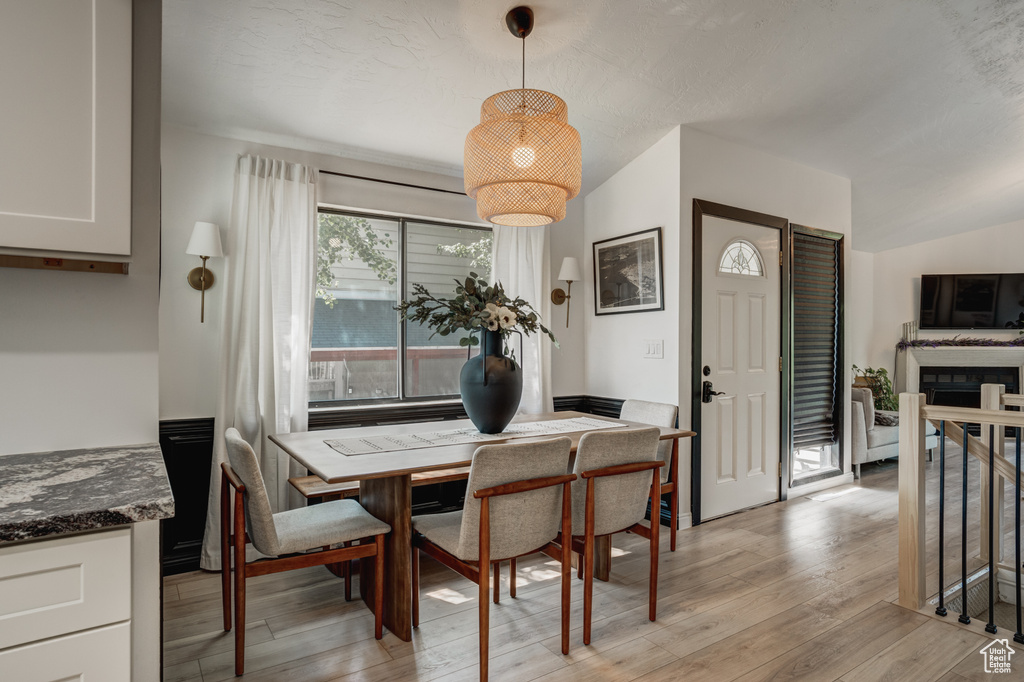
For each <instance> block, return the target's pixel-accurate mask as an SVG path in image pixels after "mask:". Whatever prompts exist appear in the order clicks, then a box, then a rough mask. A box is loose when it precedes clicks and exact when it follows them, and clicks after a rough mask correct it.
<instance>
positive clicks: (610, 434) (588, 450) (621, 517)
mask: <svg viewBox="0 0 1024 682" xmlns="http://www.w3.org/2000/svg"><path fill="white" fill-rule="evenodd" d="M660 433H661V432H660V431H659V430H658V429H628V430H626V429H614V430H610V431H595V432H591V433H586V434H584V435H583V437H582V438H580V444H579V446H578V447H577V448H576V463H575V464H574V465H573V473H576V474H579V473H582V472H584V471H591V470H594V469H603V468H604V467H609V466H614V465H616V464H629V463H632V462H651V461H654V460H656V459H657V458H658V436H659V435H660ZM651 479H652V476H651V472H650V471H641V472H639V473H635V474H625V475H621V476H610V477H607V478H604V477H602V478H598V479H596V480H595V481H594V485H595V487H594V501H595V514H594V534H595V535H607V534H608V533H617V532H618V531H620V530H624V529H626V528H629V527H630V526H632V525H633V524H634V523H638V522H640V521H643V519H644V516H645V515H646V514H647V501H648V499H649V497H650V492H651ZM586 499H587V481H585V480H583V479H578V480H576V481H573V484H572V534H573V535H583V533H584V530H585V521H586V517H585V509H586Z"/></svg>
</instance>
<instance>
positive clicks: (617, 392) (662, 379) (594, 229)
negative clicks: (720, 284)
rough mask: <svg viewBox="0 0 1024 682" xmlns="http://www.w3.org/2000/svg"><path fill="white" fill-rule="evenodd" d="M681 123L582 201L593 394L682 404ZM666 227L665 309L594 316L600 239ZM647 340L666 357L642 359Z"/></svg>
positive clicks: (587, 368) (586, 326) (589, 376)
mask: <svg viewBox="0 0 1024 682" xmlns="http://www.w3.org/2000/svg"><path fill="white" fill-rule="evenodd" d="M679 168H680V162H679V128H675V129H673V130H672V131H671V132H670V133H669V134H668V135H666V136H665V137H663V138H662V139H661V140H659V141H658V142H656V143H655V144H654V145H653V146H652V147H650V148H649V149H648V150H647V151H645V152H644V153H643V154H641V155H640V156H638V157H637V158H636V159H634V160H633V161H631V162H630V163H629V164H628V165H626V166H625V167H624V168H622V170H620V171H619V172H617V173H616V174H615V175H613V176H612V177H611V178H609V179H608V180H607V181H606V182H605V183H604V184H602V185H601V186H600V187H598V188H596V189H594V190H593V191H592V192H590V193H589V194H588V195H587V196H586V199H585V200H584V227H583V237H584V245H582V250H585V251H586V252H585V253H584V254H582V255H583V256H584V260H581V261H580V262H581V263H582V264H583V266H584V267H583V271H584V272H583V276H584V278H585V279H586V287H585V289H586V296H584V297H583V302H584V307H585V309H586V314H585V317H584V323H583V330H584V335H585V338H586V353H585V356H586V357H585V374H586V392H587V394H589V395H594V396H604V397H610V398H640V399H644V400H654V401H658V402H665V403H672V404H677V403H678V402H679V392H678V391H679V384H678V382H677V381H676V380H675V377H676V376H677V375H678V372H679V358H680V357H686V358H689V356H688V355H683V356H680V346H679V343H678V338H679V314H680V299H679V258H678V253H679V206H680V204H679ZM653 227H661V228H662V258H663V264H664V281H665V309H664V310H661V311H651V312H642V313H633V314H626V315H604V316H600V317H598V316H596V315H594V253H593V246H592V244H593V243H594V242H595V241H600V240H602V239H608V238H610V237H618V236H621V235H624V234H629V233H632V232H639V231H640V230H646V229H650V228H653ZM646 339H650V340H658V339H661V340H663V341H664V342H665V343H664V348H665V357H664V359H660V360H645V359H643V349H644V347H643V342H644V340H646Z"/></svg>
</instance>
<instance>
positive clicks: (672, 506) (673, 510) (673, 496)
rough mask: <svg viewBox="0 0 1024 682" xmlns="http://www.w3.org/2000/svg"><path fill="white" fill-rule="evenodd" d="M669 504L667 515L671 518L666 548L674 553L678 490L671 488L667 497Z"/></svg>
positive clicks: (677, 521)
mask: <svg viewBox="0 0 1024 682" xmlns="http://www.w3.org/2000/svg"><path fill="white" fill-rule="evenodd" d="M668 499H669V503H668V508H669V515H670V516H671V517H672V518H671V525H670V526H669V531H668V537H669V540H668V548H669V550H670V551H672V552H674V551H676V531H677V530H678V528H679V490H678V488H673V489H672V492H671V493H670V494H669V496H668Z"/></svg>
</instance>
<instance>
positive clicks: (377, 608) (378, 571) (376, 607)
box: [373, 535, 384, 639]
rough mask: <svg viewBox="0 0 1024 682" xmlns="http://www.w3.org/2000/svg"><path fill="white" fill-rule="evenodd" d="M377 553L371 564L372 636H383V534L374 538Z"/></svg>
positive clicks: (379, 637) (378, 637)
mask: <svg viewBox="0 0 1024 682" xmlns="http://www.w3.org/2000/svg"><path fill="white" fill-rule="evenodd" d="M375 542H376V543H377V555H376V556H375V557H374V559H375V561H374V566H373V636H374V637H376V638H377V639H381V638H382V637H383V636H384V536H383V535H378V536H377V537H376V538H375Z"/></svg>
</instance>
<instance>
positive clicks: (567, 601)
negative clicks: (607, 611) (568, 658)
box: [512, 483, 572, 655]
mask: <svg viewBox="0 0 1024 682" xmlns="http://www.w3.org/2000/svg"><path fill="white" fill-rule="evenodd" d="M561 539H562V654H563V655H566V654H568V653H569V613H570V612H571V611H572V565H571V562H570V557H571V556H572V488H571V487H570V484H569V483H566V484H565V485H564V486H563V487H562V537H561ZM512 561H515V559H513V560H512ZM513 565H514V564H513Z"/></svg>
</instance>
